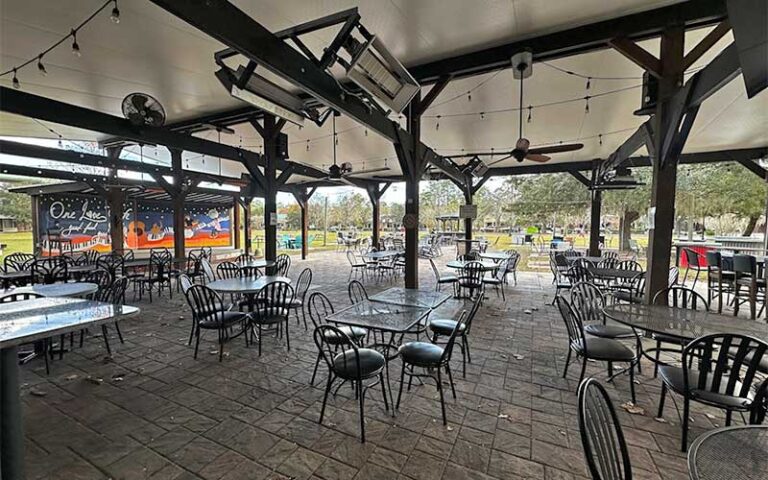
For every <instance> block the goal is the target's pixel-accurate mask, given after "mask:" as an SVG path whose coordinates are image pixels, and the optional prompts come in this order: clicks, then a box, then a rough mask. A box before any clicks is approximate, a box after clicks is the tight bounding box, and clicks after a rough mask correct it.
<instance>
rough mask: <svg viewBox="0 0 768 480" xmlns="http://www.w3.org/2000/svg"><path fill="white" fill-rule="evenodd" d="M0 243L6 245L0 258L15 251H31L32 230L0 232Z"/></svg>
mask: <svg viewBox="0 0 768 480" xmlns="http://www.w3.org/2000/svg"><path fill="white" fill-rule="evenodd" d="M0 243H4V244H5V245H6V247H5V248H4V249H3V254H2V255H0V259H2V258H4V257H5V255H10V254H12V253H16V252H22V253H32V232H18V233H0Z"/></svg>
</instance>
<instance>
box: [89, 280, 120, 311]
mask: <svg viewBox="0 0 768 480" xmlns="http://www.w3.org/2000/svg"><path fill="white" fill-rule="evenodd" d="M127 288H128V279H127V278H126V277H123V278H118V279H117V280H115V281H114V282H112V284H111V285H109V286H107V287H105V288H102V289H99V291H98V292H96V294H95V295H94V297H93V299H94V300H97V301H99V302H106V303H111V304H113V305H122V304H124V303H125V291H126V289H127Z"/></svg>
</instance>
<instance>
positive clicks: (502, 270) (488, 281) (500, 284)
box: [482, 259, 509, 302]
mask: <svg viewBox="0 0 768 480" xmlns="http://www.w3.org/2000/svg"><path fill="white" fill-rule="evenodd" d="M507 264H509V259H506V260H502V261H501V263H499V267H498V268H497V269H496V270H494V272H493V275H491V276H490V277H486V276H483V280H482V281H483V290H485V286H486V285H491V286H493V288H494V290H496V296H497V297H498V296H499V290H501V299H502V301H504V302H506V301H507V296H506V295H505V294H504V275H506V272H507Z"/></svg>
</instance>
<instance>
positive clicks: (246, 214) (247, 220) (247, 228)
mask: <svg viewBox="0 0 768 480" xmlns="http://www.w3.org/2000/svg"><path fill="white" fill-rule="evenodd" d="M252 201H253V198H251V197H243V198H242V202H243V204H242V205H243V231H244V233H245V235H244V236H243V238H244V240H245V253H253V252H252V250H251V246H252V244H253V242H252V241H251V202H252Z"/></svg>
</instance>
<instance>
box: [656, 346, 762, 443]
mask: <svg viewBox="0 0 768 480" xmlns="http://www.w3.org/2000/svg"><path fill="white" fill-rule="evenodd" d="M767 351H768V343H766V342H764V341H763V340H759V339H757V338H755V337H749V336H745V335H735V334H727V333H716V334H713V335H705V336H703V337H699V338H697V339H696V340H693V341H692V342H690V343H689V344H688V345H686V346H685V348H684V349H683V358H682V367H675V366H671V365H665V366H662V367H660V368H659V375H660V376H661V380H662V386H661V398H660V400H659V412H658V417H659V418H661V417H662V415H663V413H664V400H665V398H666V395H667V390H671V391H672V392H675V393H677V394H678V395H681V396H682V397H683V414H682V419H681V420H682V428H683V439H682V451H686V450H687V449H688V423H689V416H690V413H689V411H690V402H691V400H693V401H695V402H699V403H703V404H704V405H708V406H710V407H716V408H720V409H723V410H725V412H726V413H725V424H726V426H729V425H730V424H731V416H732V414H733V412H742V413H751V412H752V409H753V408H754V402H755V392H756V391H757V387H758V384H759V383H761V382H763V381H765V380H757V377H756V376H755V373H757V371H758V369H759V366H760V363H761V362H762V361H763V359H764V358H768V357H767V353H766V352H767Z"/></svg>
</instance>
